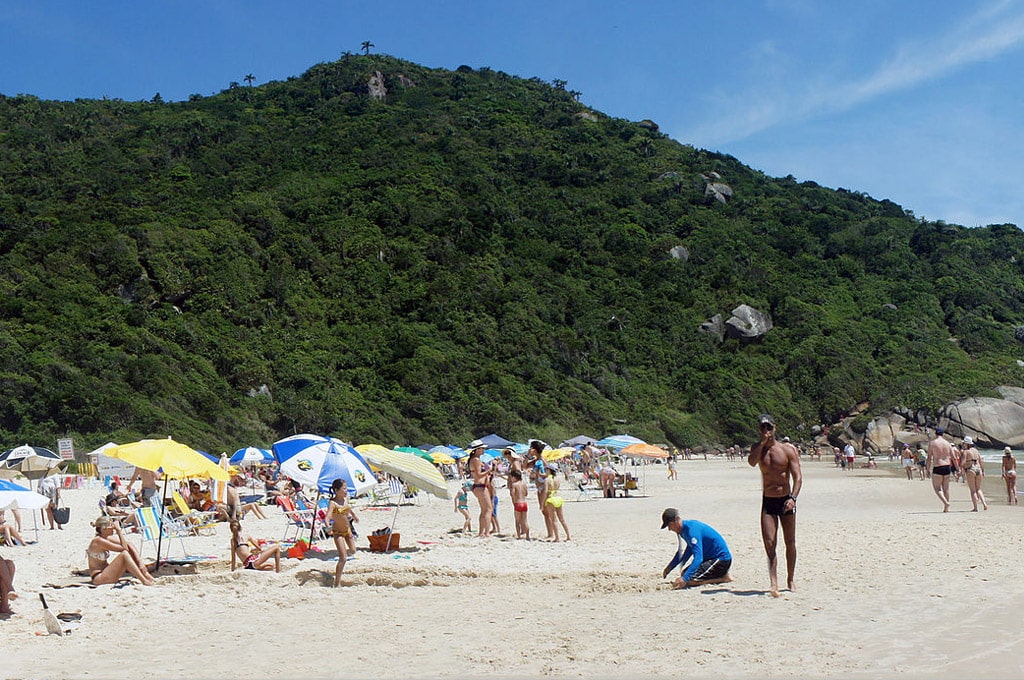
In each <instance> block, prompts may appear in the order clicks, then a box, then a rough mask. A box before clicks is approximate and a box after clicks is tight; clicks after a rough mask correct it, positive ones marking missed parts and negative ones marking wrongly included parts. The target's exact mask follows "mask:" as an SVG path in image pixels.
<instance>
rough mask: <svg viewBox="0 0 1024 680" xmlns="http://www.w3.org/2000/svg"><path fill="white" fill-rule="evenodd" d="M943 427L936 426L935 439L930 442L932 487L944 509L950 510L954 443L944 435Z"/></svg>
mask: <svg viewBox="0 0 1024 680" xmlns="http://www.w3.org/2000/svg"><path fill="white" fill-rule="evenodd" d="M945 433H946V431H945V430H944V429H942V428H941V427H937V428H935V439H933V440H931V441H930V442H928V462H927V465H926V467H928V468H930V469H931V471H932V489H934V490H935V495H936V496H938V497H939V500H940V501H942V511H943V512H949V478H950V476H951V475H952V474H953V445H952V444H950V443H949V442H948V441H946V439H945V438H944V437H943V436H942V435H944V434H945Z"/></svg>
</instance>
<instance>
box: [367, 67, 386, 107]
mask: <svg viewBox="0 0 1024 680" xmlns="http://www.w3.org/2000/svg"><path fill="white" fill-rule="evenodd" d="M366 86H367V88H369V91H370V99H374V100H376V101H380V102H382V101H384V98H385V97H387V96H388V88H387V86H385V85H384V74H382V73H381V72H380V71H374V72H373V75H371V76H370V80H369V82H368V83H367V84H366Z"/></svg>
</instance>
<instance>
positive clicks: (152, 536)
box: [135, 505, 187, 555]
mask: <svg viewBox="0 0 1024 680" xmlns="http://www.w3.org/2000/svg"><path fill="white" fill-rule="evenodd" d="M161 514H162V513H161ZM161 514H158V512H157V509H156V508H155V507H153V506H152V505H144V506H142V507H141V508H136V509H135V526H136V527H138V529H139V533H140V534H141V536H142V546H143V547H145V545H146V544H147V543H152V544H153V552H154V553H155V552H156V547H157V544H158V542H159V540H160V533H161V532H163V536H164V538H166V539H168V543H169V542H170V539H171V538H177V539H178V542H179V543H180V544H181V554H182V555H185V554H187V553H186V551H185V541H184V540H183V538H182V537H183V536H184V535H185V534H186V532H185V531H182V529H181V527H180V526H176V525H173V524H170V523H168V522H164V521H161Z"/></svg>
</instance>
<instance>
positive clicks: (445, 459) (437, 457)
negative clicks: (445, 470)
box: [430, 451, 455, 465]
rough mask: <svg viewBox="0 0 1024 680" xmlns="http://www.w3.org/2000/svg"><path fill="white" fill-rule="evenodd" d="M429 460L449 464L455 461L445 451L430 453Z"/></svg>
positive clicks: (439, 463)
mask: <svg viewBox="0 0 1024 680" xmlns="http://www.w3.org/2000/svg"><path fill="white" fill-rule="evenodd" d="M430 460H432V461H434V462H435V463H436V464H438V465H451V464H452V463H454V462H455V459H454V458H452V457H451V456H449V455H448V454H447V453H441V452H440V451H436V452H434V453H432V454H430Z"/></svg>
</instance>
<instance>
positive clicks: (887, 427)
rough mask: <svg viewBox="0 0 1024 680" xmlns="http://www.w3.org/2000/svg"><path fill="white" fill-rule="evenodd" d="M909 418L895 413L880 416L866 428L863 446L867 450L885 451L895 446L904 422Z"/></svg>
mask: <svg viewBox="0 0 1024 680" xmlns="http://www.w3.org/2000/svg"><path fill="white" fill-rule="evenodd" d="M906 422H907V420H906V418H904V417H903V416H900V415H897V414H895V413H892V414H889V415H888V416H879V417H878V418H875V419H874V420H872V421H871V422H870V423H868V427H867V429H866V430H864V439H863V440H862V442H863V448H864V450H866V451H874V452H875V453H885V452H887V451H888V450H889V447H890V446H895V445H896V442H897V439H898V436H899V434H900V432H901V431H902V430H903V424H904V423H906Z"/></svg>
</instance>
